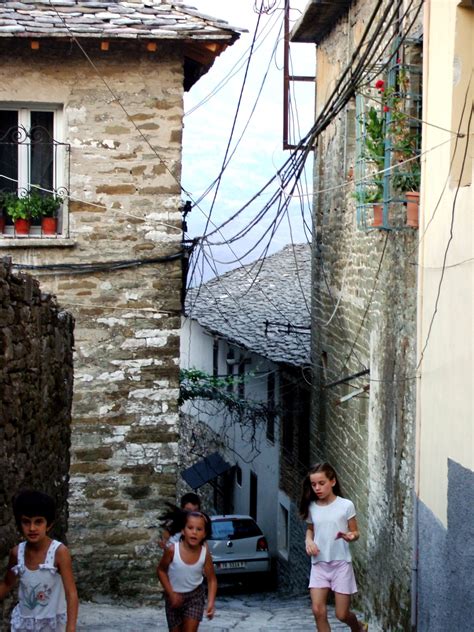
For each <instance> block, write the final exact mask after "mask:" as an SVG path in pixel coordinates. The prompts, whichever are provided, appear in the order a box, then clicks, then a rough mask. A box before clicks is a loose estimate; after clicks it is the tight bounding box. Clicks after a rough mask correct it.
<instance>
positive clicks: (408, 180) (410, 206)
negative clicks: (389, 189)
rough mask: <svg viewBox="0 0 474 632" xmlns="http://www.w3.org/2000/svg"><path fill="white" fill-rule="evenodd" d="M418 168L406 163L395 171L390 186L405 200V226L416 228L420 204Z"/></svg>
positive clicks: (419, 174)
mask: <svg viewBox="0 0 474 632" xmlns="http://www.w3.org/2000/svg"><path fill="white" fill-rule="evenodd" d="M420 179H421V173H420V166H419V164H417V163H415V164H413V163H408V164H405V165H404V166H403V168H402V167H401V168H400V169H396V170H395V173H394V175H393V178H392V185H393V188H394V189H395V190H396V191H399V192H400V193H401V194H402V195H403V196H404V197H405V198H406V202H405V204H406V207H407V226H411V227H412V228H418V206H419V202H420Z"/></svg>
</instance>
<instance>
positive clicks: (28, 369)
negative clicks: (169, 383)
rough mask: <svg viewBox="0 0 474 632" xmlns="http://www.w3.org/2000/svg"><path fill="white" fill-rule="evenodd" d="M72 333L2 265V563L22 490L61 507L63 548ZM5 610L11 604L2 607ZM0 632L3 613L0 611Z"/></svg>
mask: <svg viewBox="0 0 474 632" xmlns="http://www.w3.org/2000/svg"><path fill="white" fill-rule="evenodd" d="M73 327H74V322H73V319H72V317H71V315H70V314H68V313H67V312H65V311H63V310H62V309H60V308H59V307H58V305H57V303H56V300H55V298H54V297H53V296H51V295H45V294H42V293H41V290H40V287H39V284H38V281H36V280H35V279H33V278H31V277H30V276H26V275H13V274H12V272H11V265H10V262H9V260H8V259H7V258H3V259H1V260H0V420H1V424H0V471H1V473H2V476H1V484H0V559H1V562H2V564H1V566H2V570H1V572H2V573H3V572H4V568H5V564H6V560H7V556H8V552H9V550H10V548H11V547H12V546H13V545H14V544H16V543H17V542H18V539H19V535H18V532H17V530H16V526H15V523H14V519H13V514H12V510H11V499H12V497H13V495H14V494H15V493H16V492H17V491H18V490H19V489H21V488H26V487H28V488H34V489H40V490H43V491H45V492H47V493H49V494H51V495H52V496H53V497H54V498H55V499H56V502H57V505H58V518H57V521H56V524H55V528H54V533H55V536H56V537H58V538H59V539H61V540H63V541H64V536H65V532H66V527H67V502H66V501H67V493H68V470H69V446H70V434H71V427H70V423H71V402H72V387H73V367H72V348H73ZM3 607H4V608H5V609H7V608H8V604H5V605H4V606H3ZM0 626H1V612H0Z"/></svg>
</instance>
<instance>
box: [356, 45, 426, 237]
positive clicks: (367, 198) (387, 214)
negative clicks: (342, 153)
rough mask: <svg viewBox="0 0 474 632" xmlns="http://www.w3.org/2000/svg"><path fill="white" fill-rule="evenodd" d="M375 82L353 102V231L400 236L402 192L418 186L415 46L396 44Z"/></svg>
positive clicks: (403, 213) (418, 89)
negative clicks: (397, 233)
mask: <svg viewBox="0 0 474 632" xmlns="http://www.w3.org/2000/svg"><path fill="white" fill-rule="evenodd" d="M376 77H378V78H379V79H378V81H376ZM376 77H374V78H373V80H372V84H373V85H371V86H370V88H369V89H367V90H364V92H362V93H359V94H357V96H356V161H355V170H354V176H355V182H356V185H355V193H354V196H355V199H356V217H357V226H358V228H359V229H361V230H365V231H370V230H374V229H384V230H401V229H406V228H407V227H409V226H410V224H409V223H408V224H407V202H408V197H407V195H406V190H404V189H403V186H414V182H416V181H418V184H419V178H420V158H419V155H420V152H421V117H422V85H421V79H422V68H421V46H420V43H419V41H418V40H416V41H415V40H406V41H405V42H404V43H403V45H400V44H397V46H396V47H395V49H394V52H393V53H392V55H391V57H390V63H389V64H388V66H387V68H386V69H385V71H384V74H382V69H379V70H378V74H377V75H376ZM381 77H384V78H383V79H382V78H381ZM377 85H378V86H379V88H378V89H377V88H376V86H377ZM379 134H380V135H379ZM377 147H378V148H379V149H380V151H377ZM398 165H400V166H398ZM418 191H419V187H418ZM412 227H413V226H412Z"/></svg>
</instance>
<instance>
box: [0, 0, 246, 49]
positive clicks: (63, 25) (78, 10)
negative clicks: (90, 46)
mask: <svg viewBox="0 0 474 632" xmlns="http://www.w3.org/2000/svg"><path fill="white" fill-rule="evenodd" d="M25 25H26V28H25ZM243 30H244V29H239V28H237V27H234V26H230V25H229V24H228V23H227V22H225V21H224V20H221V19H216V18H213V17H210V16H207V15H204V14H201V13H199V11H197V10H196V9H195V7H188V6H187V5H185V4H183V3H181V2H176V1H175V2H172V1H171V0H134V1H129V2H126V1H125V0H104V1H101V0H92V1H91V0H82V1H81V0H79V1H78V2H76V1H75V0H51V2H49V1H47V0H23V1H21V2H19V1H18V0H16V1H9V0H6V1H4V2H0V37H24V36H25V35H27V36H36V35H37V36H38V37H58V38H59V37H68V38H69V37H71V35H77V36H78V37H98V38H100V37H101V36H104V37H107V38H109V37H111V36H112V37H114V38H120V37H127V38H129V37H137V38H138V37H140V38H147V39H186V38H192V39H203V40H209V39H212V40H215V39H219V40H231V41H233V40H235V39H236V38H237V37H238V36H239V33H241V32H243Z"/></svg>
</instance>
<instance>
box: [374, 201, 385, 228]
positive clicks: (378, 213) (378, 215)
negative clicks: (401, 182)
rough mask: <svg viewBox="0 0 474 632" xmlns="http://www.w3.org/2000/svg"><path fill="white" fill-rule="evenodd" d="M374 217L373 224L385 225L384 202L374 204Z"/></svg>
mask: <svg viewBox="0 0 474 632" xmlns="http://www.w3.org/2000/svg"><path fill="white" fill-rule="evenodd" d="M373 208H374V219H373V221H372V226H374V227H377V226H383V204H374V205H373Z"/></svg>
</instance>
